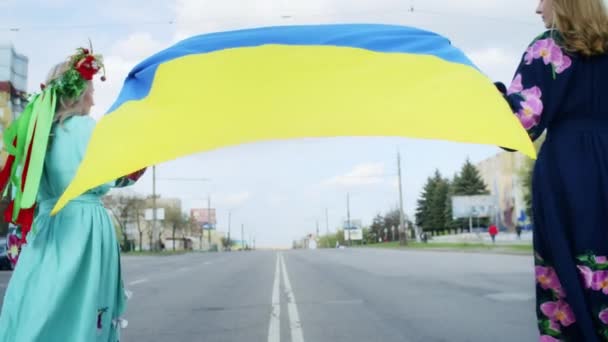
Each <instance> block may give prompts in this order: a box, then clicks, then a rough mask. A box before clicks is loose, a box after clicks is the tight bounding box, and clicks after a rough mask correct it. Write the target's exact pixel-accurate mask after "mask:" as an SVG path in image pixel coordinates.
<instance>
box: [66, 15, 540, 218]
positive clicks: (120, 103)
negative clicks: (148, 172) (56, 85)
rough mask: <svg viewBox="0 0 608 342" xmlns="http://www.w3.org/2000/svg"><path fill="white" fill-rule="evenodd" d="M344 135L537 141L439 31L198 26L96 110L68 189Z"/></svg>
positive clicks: (527, 144) (519, 145)
mask: <svg viewBox="0 0 608 342" xmlns="http://www.w3.org/2000/svg"><path fill="white" fill-rule="evenodd" d="M338 136H358V137H362V136H368V137H370V136H395V137H411V138H424V139H442V140H450V141H457V142H468V143H477V144H490V145H499V146H503V147H509V148H513V149H517V150H520V151H522V152H523V153H525V154H527V155H529V156H531V157H534V156H535V151H534V147H533V145H532V143H531V141H530V139H529V137H528V135H527V134H526V132H525V131H524V129H523V128H522V127H521V125H520V123H519V121H518V120H517V119H516V117H515V116H514V115H513V113H512V112H511V110H510V108H509V106H508V105H507V103H506V102H505V101H504V99H503V98H502V95H501V94H500V93H499V92H498V91H497V90H496V88H495V87H494V85H493V83H492V82H491V81H490V80H489V79H488V78H487V77H486V76H485V75H483V74H482V73H481V72H480V71H479V70H478V69H477V68H476V67H475V66H474V65H473V63H472V62H471V61H470V60H469V59H468V58H467V57H466V56H465V55H464V54H463V53H462V52H461V51H460V50H458V49H457V48H455V47H454V46H452V45H451V44H450V42H449V41H448V40H447V39H446V38H444V37H442V36H439V35H437V34H435V33H433V32H428V31H423V30H420V29H416V28H412V27H404V26H393V25H376V24H343V25H308V26H282V27H266V28H257V29H247V30H239V31H230V32H220V33H212V34H205V35H200V36H195V37H192V38H189V39H186V40H184V41H182V42H179V43H178V44H176V45H174V46H172V47H170V48H168V49H166V50H164V51H161V52H159V53H157V54H155V55H153V56H151V57H150V58H148V59H146V60H144V61H143V62H141V63H140V64H139V65H137V66H136V67H135V68H134V69H133V70H132V71H131V72H130V73H129V76H128V77H127V79H126V81H125V83H124V86H123V88H122V91H121V92H120V95H119V96H118V99H117V100H116V102H115V103H114V104H113V105H112V107H111V109H110V110H109V112H108V114H107V115H106V116H105V117H104V118H103V119H102V120H100V122H99V123H98V125H97V127H96V129H95V132H94V134H93V137H92V140H91V142H90V144H89V147H88V152H87V154H86V156H85V159H84V160H83V163H82V165H81V168H80V170H79V172H78V174H77V176H76V178H75V179H74V181H73V182H72V184H71V185H70V187H69V188H68V189H67V190H66V193H65V194H64V195H63V196H62V198H61V199H60V201H59V202H58V204H57V206H56V208H55V211H57V210H58V209H60V208H61V207H63V206H64V205H65V203H67V201H68V200H69V199H71V198H74V197H76V196H78V195H79V194H81V193H82V192H84V191H86V190H87V189H90V188H92V187H94V186H96V185H99V184H103V183H105V182H107V181H110V180H112V179H115V178H117V177H120V176H122V175H125V174H129V173H130V172H133V171H135V170H138V169H141V168H143V167H146V166H150V165H153V164H156V163H159V162H164V161H167V160H172V159H175V158H178V157H180V156H185V155H189V154H193V153H196V152H201V151H209V150H213V149H218V148H222V147H226V146H234V145H239V144H245V143H252V142H258V141H269V140H283V139H296V138H309V137H338Z"/></svg>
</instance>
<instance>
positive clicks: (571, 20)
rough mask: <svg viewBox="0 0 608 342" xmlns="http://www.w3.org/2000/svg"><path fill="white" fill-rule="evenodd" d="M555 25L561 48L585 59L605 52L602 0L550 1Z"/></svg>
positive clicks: (607, 24) (607, 19)
mask: <svg viewBox="0 0 608 342" xmlns="http://www.w3.org/2000/svg"><path fill="white" fill-rule="evenodd" d="M553 12H554V24H555V28H556V29H557V31H558V32H559V33H560V35H561V36H562V44H563V45H564V48H565V49H566V50H568V51H571V52H577V53H580V54H582V55H585V56H594V55H601V54H604V53H606V52H608V13H607V12H606V6H605V5H604V0H553Z"/></svg>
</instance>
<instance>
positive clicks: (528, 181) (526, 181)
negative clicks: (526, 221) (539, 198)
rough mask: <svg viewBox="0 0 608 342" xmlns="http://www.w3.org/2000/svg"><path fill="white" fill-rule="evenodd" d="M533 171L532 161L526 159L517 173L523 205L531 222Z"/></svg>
mask: <svg viewBox="0 0 608 342" xmlns="http://www.w3.org/2000/svg"><path fill="white" fill-rule="evenodd" d="M533 170H534V160H532V159H528V160H527V162H526V164H525V165H524V166H523V167H522V168H521V170H520V171H519V173H520V177H521V179H522V186H523V193H524V203H525V204H526V215H527V216H528V217H529V218H530V220H532V173H533Z"/></svg>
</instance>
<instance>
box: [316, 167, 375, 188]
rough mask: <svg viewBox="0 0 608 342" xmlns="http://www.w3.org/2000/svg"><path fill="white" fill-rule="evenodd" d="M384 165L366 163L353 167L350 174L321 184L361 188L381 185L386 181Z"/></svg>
mask: <svg viewBox="0 0 608 342" xmlns="http://www.w3.org/2000/svg"><path fill="white" fill-rule="evenodd" d="M384 172H385V166H384V163H366V164H361V165H357V166H355V168H353V169H352V170H351V171H350V172H348V173H346V174H344V175H341V176H336V177H334V178H331V179H328V180H326V181H325V182H323V184H324V185H328V186H346V187H348V186H362V185H374V184H379V183H382V182H384V181H385V180H386V176H385V173H384Z"/></svg>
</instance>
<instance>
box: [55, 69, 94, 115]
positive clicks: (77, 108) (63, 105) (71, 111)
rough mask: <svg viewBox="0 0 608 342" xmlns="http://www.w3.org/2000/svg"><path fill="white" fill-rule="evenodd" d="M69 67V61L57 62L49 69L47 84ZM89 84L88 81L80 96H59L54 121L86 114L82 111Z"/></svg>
mask: <svg viewBox="0 0 608 342" xmlns="http://www.w3.org/2000/svg"><path fill="white" fill-rule="evenodd" d="M69 68H70V64H69V62H62V63H58V64H56V65H55V66H54V67H53V68H51V70H50V71H49V73H48V76H47V77H46V84H49V83H50V82H51V81H53V80H56V79H58V78H59V77H61V76H62V75H63V74H64V73H65V72H66V71H67V70H68V69H69ZM89 86H90V84H89V82H87V85H86V87H85V88H84V90H83V92H82V94H80V96H79V97H78V98H75V99H74V98H67V97H65V96H59V98H58V99H57V107H56V108H55V117H54V118H53V121H54V122H59V123H63V122H64V121H65V120H67V119H69V118H70V117H72V116H78V115H86V113H82V107H83V101H84V96H85V94H86V92H87V90H88V87H89Z"/></svg>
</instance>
